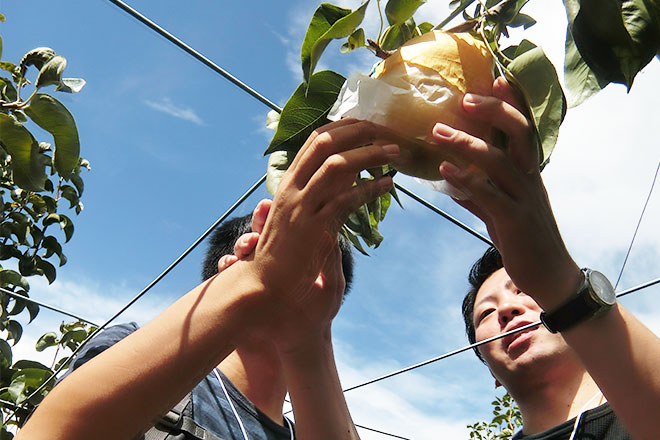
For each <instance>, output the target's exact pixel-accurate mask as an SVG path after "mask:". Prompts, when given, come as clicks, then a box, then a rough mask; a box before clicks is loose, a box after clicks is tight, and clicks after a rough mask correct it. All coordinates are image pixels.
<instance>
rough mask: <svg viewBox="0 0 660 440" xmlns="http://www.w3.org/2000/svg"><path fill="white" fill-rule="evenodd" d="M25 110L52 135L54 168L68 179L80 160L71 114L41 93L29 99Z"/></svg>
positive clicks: (78, 144)
mask: <svg viewBox="0 0 660 440" xmlns="http://www.w3.org/2000/svg"><path fill="white" fill-rule="evenodd" d="M25 112H26V113H27V115H28V116H29V117H30V119H32V120H33V121H34V122H35V123H36V124H37V125H38V126H39V127H41V128H43V129H44V130H46V131H48V132H49V133H50V134H52V135H53V139H54V140H55V149H54V151H53V161H54V163H55V169H56V170H57V172H58V173H59V174H60V176H62V177H64V178H65V179H68V178H69V177H70V176H71V172H72V171H73V170H74V169H75V168H76V167H77V166H78V163H79V160H80V141H79V140H78V129H77V128H76V122H75V121H74V120H73V116H71V113H69V111H68V110H67V109H66V107H64V106H63V105H62V104H61V103H60V102H59V101H58V100H56V99H55V98H53V97H52V96H50V95H46V94H42V93H38V94H37V95H36V96H35V97H34V98H33V99H32V101H30V105H29V106H28V107H26V109H25Z"/></svg>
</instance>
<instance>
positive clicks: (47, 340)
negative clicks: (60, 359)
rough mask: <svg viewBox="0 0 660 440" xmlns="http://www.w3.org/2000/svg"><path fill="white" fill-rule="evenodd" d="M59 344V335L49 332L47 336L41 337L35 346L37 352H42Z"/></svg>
mask: <svg viewBox="0 0 660 440" xmlns="http://www.w3.org/2000/svg"><path fill="white" fill-rule="evenodd" d="M58 343H59V341H58V340H57V333H55V332H48V333H46V334H43V335H41V337H40V338H39V340H38V341H37V343H36V345H35V346H34V349H35V350H37V351H38V352H42V351H44V350H45V349H47V348H48V347H54V346H56V345H57V344H58Z"/></svg>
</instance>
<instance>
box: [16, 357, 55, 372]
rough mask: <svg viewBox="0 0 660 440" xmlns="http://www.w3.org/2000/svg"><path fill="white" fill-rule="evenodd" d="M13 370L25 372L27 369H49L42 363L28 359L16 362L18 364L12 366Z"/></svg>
mask: <svg viewBox="0 0 660 440" xmlns="http://www.w3.org/2000/svg"><path fill="white" fill-rule="evenodd" d="M12 368H13V369H14V370H24V369H25V368H39V369H41V370H48V367H47V366H45V365H44V364H42V363H41V362H37V361H31V360H27V359H22V360H20V361H16V363H15V364H14V365H12Z"/></svg>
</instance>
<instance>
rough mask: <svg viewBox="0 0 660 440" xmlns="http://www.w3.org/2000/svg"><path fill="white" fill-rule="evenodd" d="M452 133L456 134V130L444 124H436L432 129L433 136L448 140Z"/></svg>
mask: <svg viewBox="0 0 660 440" xmlns="http://www.w3.org/2000/svg"><path fill="white" fill-rule="evenodd" d="M454 133H456V130H454V129H453V128H451V127H450V126H448V125H445V124H440V123H438V124H435V127H433V134H434V135H435V136H438V137H441V138H445V139H449V138H451V137H452V136H453V135H454Z"/></svg>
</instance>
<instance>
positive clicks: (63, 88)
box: [55, 78, 87, 93]
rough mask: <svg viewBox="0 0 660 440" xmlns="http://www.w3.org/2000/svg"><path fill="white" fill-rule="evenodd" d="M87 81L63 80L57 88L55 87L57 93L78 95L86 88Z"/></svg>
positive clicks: (76, 79)
mask: <svg viewBox="0 0 660 440" xmlns="http://www.w3.org/2000/svg"><path fill="white" fill-rule="evenodd" d="M85 84H87V81H85V80H84V79H82V78H61V79H60V82H59V84H58V85H57V87H55V91H56V92H66V93H78V92H79V91H81V90H82V88H83V87H85Z"/></svg>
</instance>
